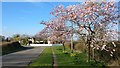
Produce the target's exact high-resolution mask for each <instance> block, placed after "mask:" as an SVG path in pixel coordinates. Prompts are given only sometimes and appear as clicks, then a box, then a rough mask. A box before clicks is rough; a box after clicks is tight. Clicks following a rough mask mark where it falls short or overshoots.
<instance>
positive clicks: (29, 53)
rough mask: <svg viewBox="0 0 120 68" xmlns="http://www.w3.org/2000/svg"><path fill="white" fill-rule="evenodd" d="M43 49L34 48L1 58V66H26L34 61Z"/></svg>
mask: <svg viewBox="0 0 120 68" xmlns="http://www.w3.org/2000/svg"><path fill="white" fill-rule="evenodd" d="M44 48H45V47H35V48H32V49H28V50H23V51H19V52H15V53H11V54H8V55H4V56H2V66H27V65H28V64H29V63H30V62H31V61H33V60H35V59H36V58H37V57H38V56H39V55H40V54H41V53H42V51H43V50H44Z"/></svg>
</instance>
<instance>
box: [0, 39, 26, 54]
mask: <svg viewBox="0 0 120 68" xmlns="http://www.w3.org/2000/svg"><path fill="white" fill-rule="evenodd" d="M0 46H1V47H2V55H5V54H9V53H12V52H16V51H19V50H22V49H25V48H24V47H23V46H21V45H20V43H19V42H16V41H13V42H2V44H0Z"/></svg>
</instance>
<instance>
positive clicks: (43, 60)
mask: <svg viewBox="0 0 120 68" xmlns="http://www.w3.org/2000/svg"><path fill="white" fill-rule="evenodd" d="M45 66H47V67H51V66H52V50H51V47H46V48H45V49H44V50H43V52H42V53H41V54H40V56H39V57H38V58H37V59H36V60H35V61H33V63H31V64H30V65H29V66H28V68H33V67H45Z"/></svg>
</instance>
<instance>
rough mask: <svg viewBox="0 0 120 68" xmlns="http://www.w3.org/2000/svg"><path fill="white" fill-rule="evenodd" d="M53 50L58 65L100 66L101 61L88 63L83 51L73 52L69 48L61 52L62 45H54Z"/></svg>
mask: <svg viewBox="0 0 120 68" xmlns="http://www.w3.org/2000/svg"><path fill="white" fill-rule="evenodd" d="M53 50H54V52H55V54H56V56H57V62H58V66H59V67H63V68H64V67H65V66H74V67H76V66H78V67H79V66H84V67H86V66H89V67H90V66H92V67H93V66H99V67H100V66H102V63H101V62H98V63H95V62H94V61H90V62H89V63H88V62H86V61H87V55H86V54H85V53H77V52H73V53H70V51H69V49H66V51H64V52H63V50H62V46H54V47H53Z"/></svg>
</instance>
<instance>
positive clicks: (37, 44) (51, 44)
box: [30, 44, 63, 46]
mask: <svg viewBox="0 0 120 68" xmlns="http://www.w3.org/2000/svg"><path fill="white" fill-rule="evenodd" d="M61 45H63V44H30V46H61Z"/></svg>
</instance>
